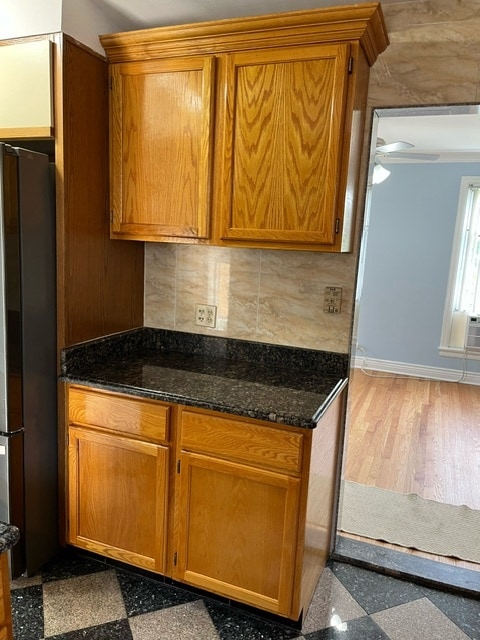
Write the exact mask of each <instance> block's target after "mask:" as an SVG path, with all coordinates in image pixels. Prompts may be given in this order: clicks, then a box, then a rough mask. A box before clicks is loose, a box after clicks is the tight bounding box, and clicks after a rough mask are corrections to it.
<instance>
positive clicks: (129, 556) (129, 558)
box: [69, 537, 162, 573]
mask: <svg viewBox="0 0 480 640" xmlns="http://www.w3.org/2000/svg"><path fill="white" fill-rule="evenodd" d="M69 544H71V545H73V546H74V547H79V548H80V549H85V550H86V551H92V552H93V553H98V554H99V555H101V556H105V557H107V558H113V559H114V560H120V561H121V562H125V564H129V565H134V566H136V567H140V568H141V569H148V571H154V572H155V573H162V570H161V567H159V566H158V563H157V562H156V561H155V559H154V558H148V557H146V556H141V555H138V554H135V553H129V552H128V551H125V549H117V548H115V547H112V546H111V545H102V544H99V543H98V542H94V541H92V540H89V539H88V538H82V537H77V538H75V539H74V540H69Z"/></svg>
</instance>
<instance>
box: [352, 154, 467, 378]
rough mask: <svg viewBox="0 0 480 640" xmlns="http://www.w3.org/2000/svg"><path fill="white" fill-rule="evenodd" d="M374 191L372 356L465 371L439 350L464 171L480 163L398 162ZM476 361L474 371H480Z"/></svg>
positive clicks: (369, 256)
mask: <svg viewBox="0 0 480 640" xmlns="http://www.w3.org/2000/svg"><path fill="white" fill-rule="evenodd" d="M388 169H389V170H390V171H391V174H390V176H389V177H388V179H387V180H385V182H382V183H381V184H378V185H374V186H373V190H372V199H371V208H370V224H369V229H368V239H367V245H366V255H365V267H364V273H363V286H362V290H361V296H360V303H359V312H358V333H357V340H358V344H360V345H361V347H362V351H361V352H358V351H357V354H356V355H358V356H361V355H362V353H364V355H365V356H366V357H367V363H368V359H369V358H370V359H374V360H380V361H387V362H397V363H404V364H408V365H416V366H420V367H434V368H439V369H462V368H463V367H464V366H465V363H464V362H463V360H462V359H461V358H452V357H445V356H441V355H440V354H439V352H438V348H439V345H440V335H441V331H442V321H443V309H444V304H445V295H446V290H447V282H448V274H449V268H450V256H451V250H452V242H453V235H454V229H455V220H456V216H457V206H458V197H459V190H460V181H461V178H462V176H468V175H479V174H480V163H450V164H444V163H438V164H436V163H428V164H390V165H388ZM479 364H480V363H479V362H478V361H476V362H473V361H471V360H469V362H468V370H469V371H480V367H479Z"/></svg>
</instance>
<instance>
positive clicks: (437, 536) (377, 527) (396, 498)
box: [339, 481, 480, 563]
mask: <svg viewBox="0 0 480 640" xmlns="http://www.w3.org/2000/svg"><path fill="white" fill-rule="evenodd" d="M339 529H340V530H341V531H344V532H346V533H355V534H357V535H360V536H365V537H366V538H373V539H375V540H383V541H384V542H390V543H391V544H398V545H401V546H403V547H410V548H413V549H418V550H420V551H427V552H429V553H433V554H437V555H441V556H450V557H454V558H460V559H462V560H469V561H471V562H479V563H480V511H476V510H474V509H470V508H469V507H466V506H455V505H450V504H442V503H440V502H435V501H433V500H425V499H424V498H420V497H419V496H417V495H415V494H408V495H405V494H401V493H395V492H394V491H387V490H386V489H377V488H376V487H369V486H367V485H363V484H357V483H356V482H350V481H345V482H344V483H343V503H342V507H341V512H340V517H339Z"/></svg>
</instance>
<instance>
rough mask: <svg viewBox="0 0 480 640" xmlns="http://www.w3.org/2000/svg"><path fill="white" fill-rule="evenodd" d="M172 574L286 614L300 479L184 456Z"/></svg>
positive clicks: (291, 572)
mask: <svg viewBox="0 0 480 640" xmlns="http://www.w3.org/2000/svg"><path fill="white" fill-rule="evenodd" d="M179 481H180V494H179V495H180V497H179V503H178V508H177V510H176V512H177V523H176V524H177V526H176V541H175V542H176V547H175V548H176V566H175V568H174V577H175V578H176V579H177V580H181V581H183V582H186V583H188V584H191V585H195V586H197V587H200V588H203V589H207V590H210V591H212V592H215V593H218V594H221V595H224V596H227V597H231V598H233V599H236V600H238V601H241V602H245V603H248V604H251V605H253V606H256V607H260V608H262V609H264V610H267V611H272V612H275V613H278V614H280V615H289V612H290V609H291V603H292V593H293V582H294V573H295V559H296V552H297V526H298V525H297V520H298V519H297V509H298V498H299V494H300V480H299V479H298V478H293V477H290V476H287V475H283V474H280V473H275V472H271V471H265V470H262V469H257V468H253V467H248V466H246V465H241V464H236V463H232V462H227V461H223V460H219V459H214V458H210V457H208V456H204V455H199V454H193V453H182V455H181V458H180V477H179Z"/></svg>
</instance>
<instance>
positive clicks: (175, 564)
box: [173, 551, 177, 567]
mask: <svg viewBox="0 0 480 640" xmlns="http://www.w3.org/2000/svg"><path fill="white" fill-rule="evenodd" d="M173 566H174V567H176V566H177V552H176V551H175V553H174V554H173Z"/></svg>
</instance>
